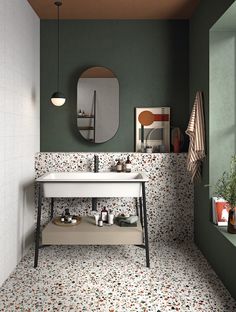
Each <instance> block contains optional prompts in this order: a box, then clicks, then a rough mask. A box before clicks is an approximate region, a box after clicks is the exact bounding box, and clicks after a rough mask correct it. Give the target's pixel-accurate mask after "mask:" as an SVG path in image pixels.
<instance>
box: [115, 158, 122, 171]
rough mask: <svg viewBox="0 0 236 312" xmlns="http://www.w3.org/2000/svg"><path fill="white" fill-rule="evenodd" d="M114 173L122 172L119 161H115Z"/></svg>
mask: <svg viewBox="0 0 236 312" xmlns="http://www.w3.org/2000/svg"><path fill="white" fill-rule="evenodd" d="M116 171H117V172H122V163H121V161H120V159H117V164H116Z"/></svg>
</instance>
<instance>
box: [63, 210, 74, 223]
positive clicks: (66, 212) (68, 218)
mask: <svg viewBox="0 0 236 312" xmlns="http://www.w3.org/2000/svg"><path fill="white" fill-rule="evenodd" d="M64 218H65V222H67V223H70V222H71V220H72V216H71V214H70V210H69V209H68V208H66V209H65V217H64Z"/></svg>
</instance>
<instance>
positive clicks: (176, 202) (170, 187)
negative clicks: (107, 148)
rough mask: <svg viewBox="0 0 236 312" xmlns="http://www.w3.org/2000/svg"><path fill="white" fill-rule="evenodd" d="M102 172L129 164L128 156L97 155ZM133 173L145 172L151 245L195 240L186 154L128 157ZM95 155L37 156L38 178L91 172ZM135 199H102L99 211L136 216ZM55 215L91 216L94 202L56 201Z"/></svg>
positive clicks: (45, 216) (45, 215) (44, 215)
mask: <svg viewBox="0 0 236 312" xmlns="http://www.w3.org/2000/svg"><path fill="white" fill-rule="evenodd" d="M98 155H99V162H100V165H99V168H100V171H110V170H111V168H112V166H114V164H115V160H116V159H118V158H120V159H122V160H126V158H127V155H128V154H127V153H98ZM129 155H130V158H131V161H132V171H142V172H145V173H146V174H147V175H148V177H149V182H148V183H147V187H146V190H147V214H148V223H149V238H150V241H153V240H156V239H157V238H158V237H159V238H162V239H173V240H186V239H192V236H193V187H192V185H191V183H190V179H189V175H188V173H187V171H186V154H141V153H129ZM93 156H94V154H93V153H38V154H36V159H35V169H36V177H39V176H41V175H42V174H44V173H46V172H49V171H92V170H93ZM134 203H135V202H134V199H118V198H115V199H99V200H98V208H99V209H101V207H103V206H106V207H108V208H111V209H113V211H114V213H115V214H118V213H120V212H124V211H128V212H130V213H134V211H135V209H134ZM48 207H49V201H48V199H46V200H44V209H43V212H42V220H43V221H42V223H43V224H45V223H46V222H47V221H48V217H49V209H48ZM55 207H56V214H61V212H62V211H63V209H64V208H67V207H68V208H70V210H71V212H72V213H74V214H80V215H86V214H91V200H87V199H56V200H55Z"/></svg>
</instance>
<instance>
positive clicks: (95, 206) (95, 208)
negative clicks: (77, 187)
mask: <svg viewBox="0 0 236 312" xmlns="http://www.w3.org/2000/svg"><path fill="white" fill-rule="evenodd" d="M92 211H97V198H92Z"/></svg>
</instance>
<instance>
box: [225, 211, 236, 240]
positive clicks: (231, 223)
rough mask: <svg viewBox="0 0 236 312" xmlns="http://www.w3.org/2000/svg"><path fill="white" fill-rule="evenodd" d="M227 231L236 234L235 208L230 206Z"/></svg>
mask: <svg viewBox="0 0 236 312" xmlns="http://www.w3.org/2000/svg"><path fill="white" fill-rule="evenodd" d="M227 230H228V232H229V233H231V234H236V209H235V208H231V209H230V210H229V219H228V229H227Z"/></svg>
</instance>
